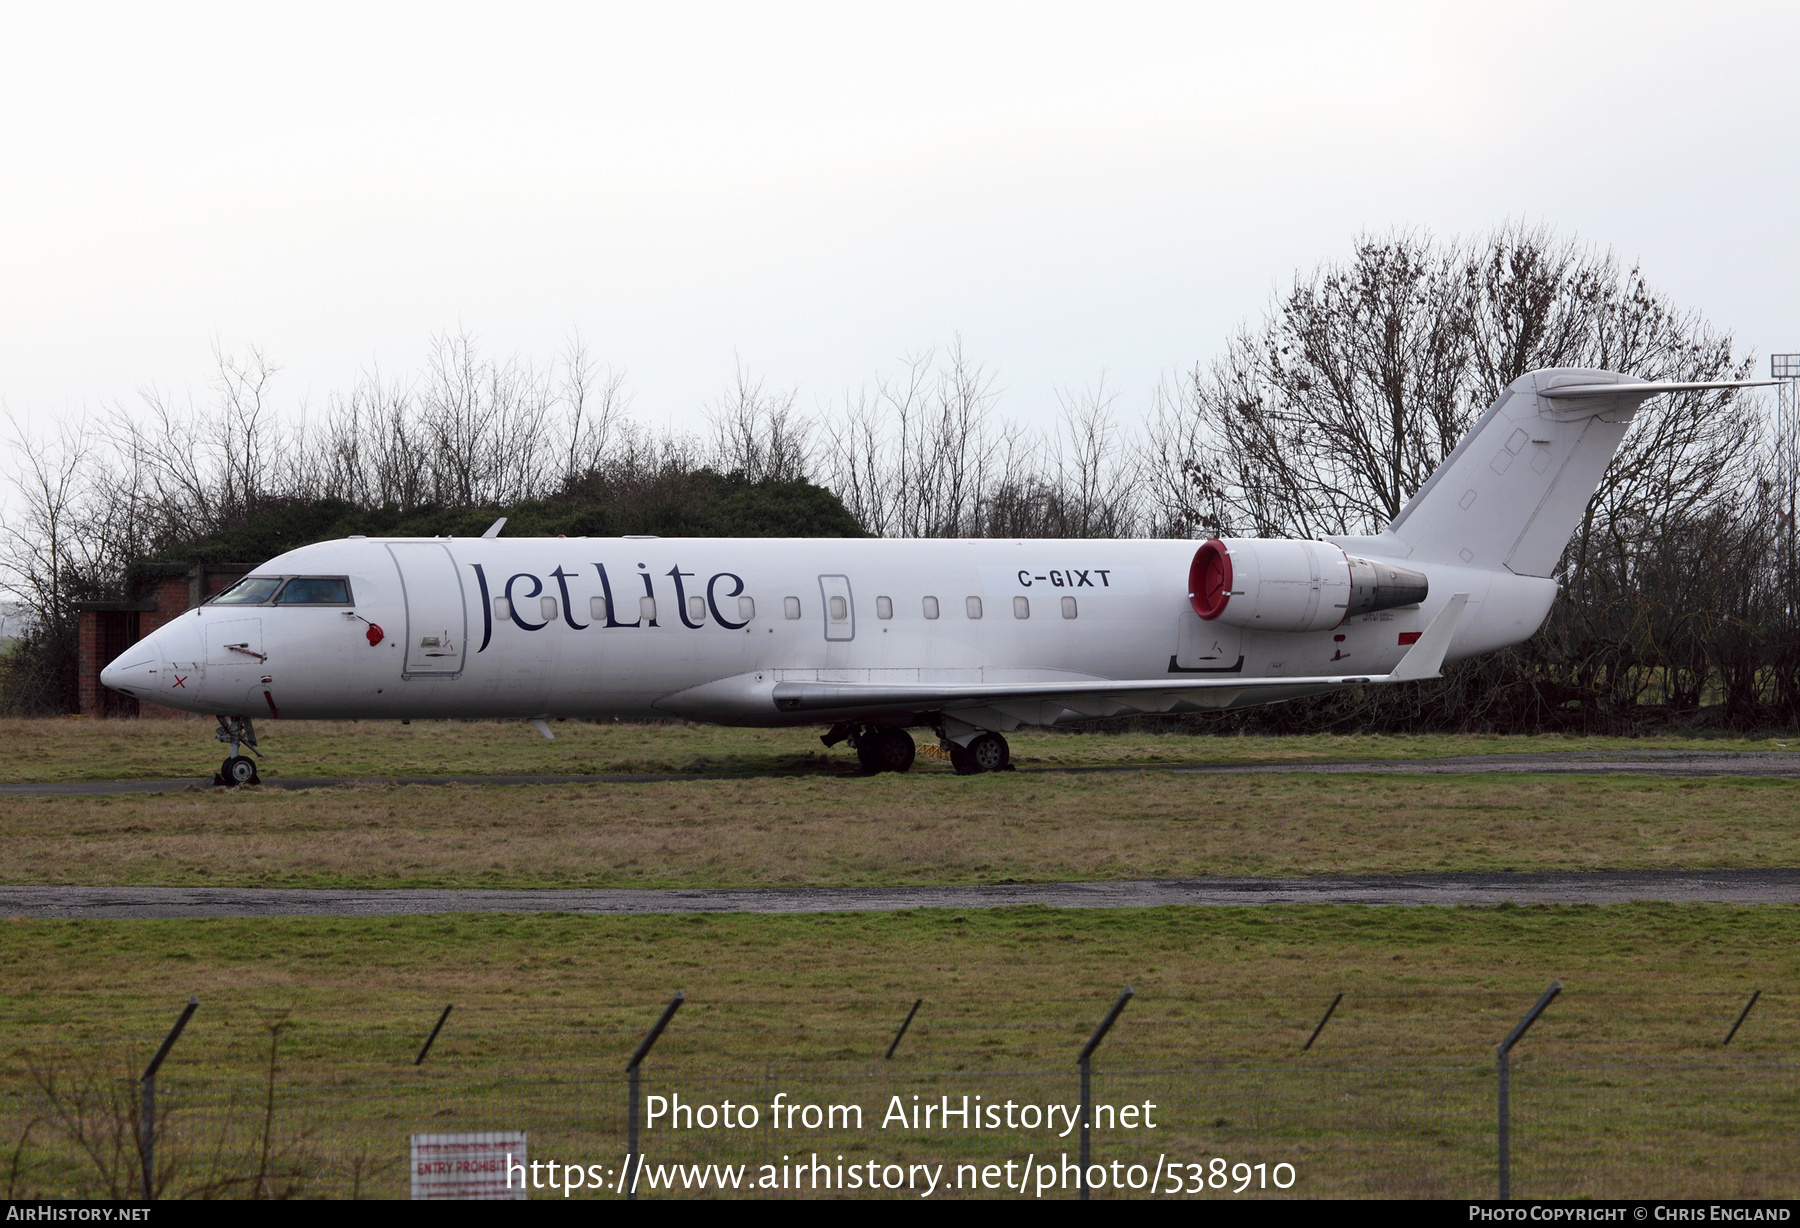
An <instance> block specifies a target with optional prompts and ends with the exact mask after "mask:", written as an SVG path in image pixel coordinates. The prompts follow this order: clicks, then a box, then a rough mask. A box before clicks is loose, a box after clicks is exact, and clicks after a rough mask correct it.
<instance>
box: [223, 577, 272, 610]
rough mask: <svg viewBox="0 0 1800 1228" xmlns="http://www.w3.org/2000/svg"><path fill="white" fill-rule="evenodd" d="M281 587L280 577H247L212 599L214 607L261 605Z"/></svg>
mask: <svg viewBox="0 0 1800 1228" xmlns="http://www.w3.org/2000/svg"><path fill="white" fill-rule="evenodd" d="M280 587H281V579H280V577H278V576H245V577H244V578H243V579H242V580H239V581H238V582H237V583H236V584H233V585H232V586H231V587H230V588H228V589H226V590H225V591H224V592H222V593H220V594H219V595H218V596H217V597H214V598H213V599H212V604H213V605H261V604H262V603H263V602H265V601H267V600H268V599H269V598H271V597H273V596H274V595H275V590H276V589H278V588H280Z"/></svg>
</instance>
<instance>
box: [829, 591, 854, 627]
mask: <svg viewBox="0 0 1800 1228" xmlns="http://www.w3.org/2000/svg"><path fill="white" fill-rule="evenodd" d="M849 617H850V603H849V602H847V601H845V600H844V599H843V598H842V597H833V598H832V599H831V621H832V622H834V623H841V622H843V621H844V620H845V619H846V618H849Z"/></svg>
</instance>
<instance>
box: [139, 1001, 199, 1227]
mask: <svg viewBox="0 0 1800 1228" xmlns="http://www.w3.org/2000/svg"><path fill="white" fill-rule="evenodd" d="M199 1008H200V999H199V997H198V996H195V997H190V998H189V999H188V1003H187V1005H186V1006H185V1007H183V1008H182V1011H181V1017H180V1018H178V1019H176V1020H175V1026H174V1027H172V1028H170V1029H169V1034H168V1035H167V1036H165V1037H163V1043H162V1047H161V1048H160V1049H158V1050H157V1051H156V1056H155V1057H153V1058H151V1059H150V1064H149V1065H148V1066H146V1067H144V1073H143V1074H142V1075H141V1076H139V1078H138V1087H139V1090H140V1092H141V1099H140V1101H139V1107H138V1151H139V1152H140V1153H141V1154H142V1157H143V1161H144V1201H145V1202H153V1201H155V1199H156V1072H157V1071H158V1070H160V1069H161V1068H162V1064H163V1059H164V1058H166V1057H168V1056H169V1050H171V1049H173V1048H174V1047H175V1042H176V1041H177V1040H179V1039H181V1029H183V1028H185V1027H187V1022H188V1020H190V1019H192V1018H193V1017H194V1012H195V1011H196V1010H198V1009H199Z"/></svg>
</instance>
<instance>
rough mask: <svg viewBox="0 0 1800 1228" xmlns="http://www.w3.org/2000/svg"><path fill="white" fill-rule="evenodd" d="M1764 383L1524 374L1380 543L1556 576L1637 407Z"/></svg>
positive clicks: (1444, 559)
mask: <svg viewBox="0 0 1800 1228" xmlns="http://www.w3.org/2000/svg"><path fill="white" fill-rule="evenodd" d="M1766 382H1768V381H1754V380H1739V381H1731V382H1721V383H1697V384H1677V383H1668V384H1656V383H1642V382H1638V381H1635V380H1632V379H1630V378H1628V377H1627V376H1624V375H1620V374H1618V373H1616V372H1613V371H1585V370H1577V369H1571V368H1557V369H1553V370H1548V371H1534V372H1532V373H1531V374H1530V375H1524V376H1521V377H1519V378H1518V379H1516V380H1514V381H1513V382H1512V383H1511V384H1509V385H1507V388H1506V391H1505V392H1502V393H1501V394H1500V399H1499V400H1497V401H1495V402H1494V403H1493V404H1492V405H1490V406H1489V407H1488V410H1487V412H1486V413H1484V414H1483V415H1482V416H1481V419H1480V421H1478V422H1476V424H1475V426H1474V429H1472V430H1471V431H1470V432H1469V433H1468V434H1467V435H1465V436H1464V437H1463V440H1462V442H1461V443H1459V444H1457V445H1456V450H1455V451H1454V452H1452V453H1450V455H1449V456H1448V457H1447V458H1445V460H1444V463H1443V464H1441V465H1439V466H1438V467H1437V471H1436V472H1435V473H1433V474H1432V475H1431V477H1430V479H1429V480H1427V481H1426V483H1425V485H1424V486H1422V487H1420V488H1419V493H1418V494H1416V495H1414V496H1413V497H1412V500H1411V502H1409V503H1408V504H1407V505H1406V506H1405V508H1403V509H1402V510H1401V512H1400V514H1399V515H1398V516H1396V517H1395V518H1394V523H1393V524H1391V525H1390V526H1388V529H1387V532H1385V533H1383V534H1382V535H1381V537H1380V538H1379V539H1375V540H1378V541H1380V542H1381V543H1382V544H1384V545H1385V544H1390V543H1391V545H1392V547H1393V552H1394V555H1395V556H1396V557H1402V558H1411V559H1418V560H1421V561H1430V562H1441V563H1453V564H1454V563H1460V564H1463V565H1465V566H1471V567H1481V568H1486V569H1489V570H1492V571H1500V570H1506V571H1510V572H1512V573H1514V574H1515V575H1521V576H1548V575H1549V574H1550V573H1551V572H1552V571H1553V570H1554V569H1555V567H1556V563H1557V560H1558V559H1560V558H1561V557H1562V552H1563V547H1564V546H1566V545H1568V543H1569V537H1570V535H1571V534H1573V533H1574V532H1575V528H1576V526H1577V525H1579V524H1580V523H1581V518H1582V516H1583V515H1584V514H1585V513H1586V511H1587V505H1588V500H1590V499H1592V498H1593V496H1594V491H1595V490H1597V489H1598V488H1599V486H1600V479H1601V477H1602V476H1603V475H1604V474H1605V473H1606V467H1607V465H1609V464H1611V463H1612V458H1613V453H1614V452H1616V451H1618V448H1619V444H1620V442H1621V441H1622V440H1623V439H1624V438H1625V432H1626V431H1627V430H1628V429H1630V426H1631V417H1632V415H1633V414H1635V413H1636V412H1637V408H1638V406H1639V405H1641V404H1643V402H1644V401H1645V400H1646V399H1648V398H1650V397H1653V396H1656V395H1657V394H1658V393H1663V392H1690V391H1696V390H1699V389H1704V388H1746V387H1751V386H1754V385H1755V384H1757V383H1766ZM1395 539H1397V540H1395ZM1363 540H1364V541H1370V539H1363ZM1371 544H1373V542H1371Z"/></svg>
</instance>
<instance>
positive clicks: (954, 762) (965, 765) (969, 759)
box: [950, 742, 981, 776]
mask: <svg viewBox="0 0 1800 1228" xmlns="http://www.w3.org/2000/svg"><path fill="white" fill-rule="evenodd" d="M950 766H951V767H953V768H955V769H956V774H957V775H958V776H974V775H977V774H978V773H979V772H980V771H981V769H980V768H979V767H977V766H976V765H975V756H974V755H971V754H970V753H969V748H968V747H966V746H958V745H957V744H956V743H954V742H952V743H950Z"/></svg>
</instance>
